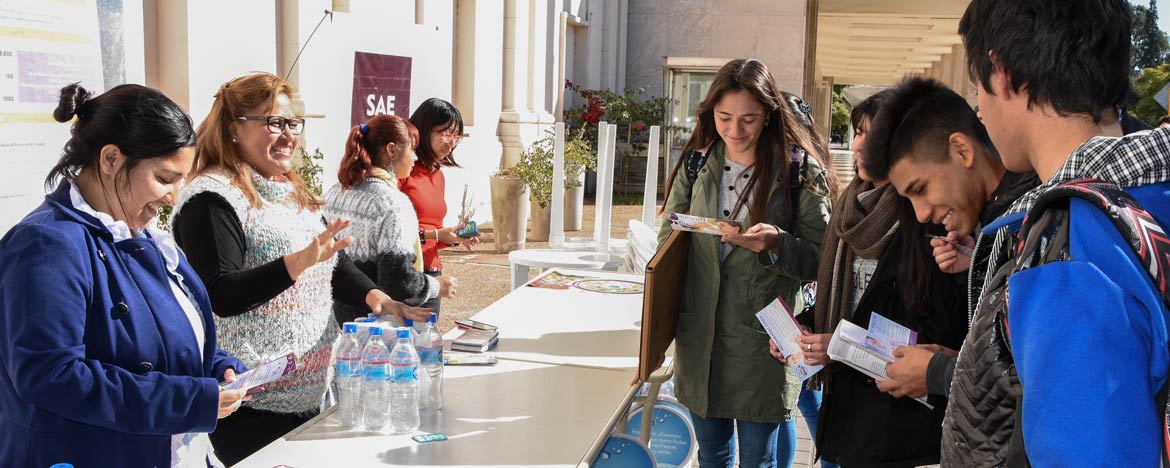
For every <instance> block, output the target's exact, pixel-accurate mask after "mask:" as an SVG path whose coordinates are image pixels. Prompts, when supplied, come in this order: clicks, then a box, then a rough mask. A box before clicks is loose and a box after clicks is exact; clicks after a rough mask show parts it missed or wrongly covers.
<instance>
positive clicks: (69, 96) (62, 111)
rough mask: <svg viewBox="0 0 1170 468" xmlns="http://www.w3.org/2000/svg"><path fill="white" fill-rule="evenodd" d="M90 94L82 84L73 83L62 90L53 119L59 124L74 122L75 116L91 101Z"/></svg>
mask: <svg viewBox="0 0 1170 468" xmlns="http://www.w3.org/2000/svg"><path fill="white" fill-rule="evenodd" d="M89 98H90V94H89V91H86V90H85V88H82V87H81V84H80V83H73V84H71V85H68V86H66V87H64V88H61V97H60V98H59V99H58V101H57V108H56V109H54V110H53V118H54V119H56V120H57V121H58V122H62V123H64V122H68V121H70V120H73V116H74V115H78V114H80V113H81V112H79V110H80V109H81V108H82V106H84V105H85V103H86V102H88V101H89Z"/></svg>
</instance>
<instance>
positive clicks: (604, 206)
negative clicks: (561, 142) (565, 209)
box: [597, 124, 617, 253]
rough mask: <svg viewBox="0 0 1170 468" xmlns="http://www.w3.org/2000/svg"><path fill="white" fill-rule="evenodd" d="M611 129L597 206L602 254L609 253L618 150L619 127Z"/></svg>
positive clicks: (599, 248) (599, 250) (608, 135)
mask: <svg viewBox="0 0 1170 468" xmlns="http://www.w3.org/2000/svg"><path fill="white" fill-rule="evenodd" d="M608 126H609V129H608V130H606V131H605V139H606V150H605V167H606V168H607V171H606V176H605V178H601V177H598V178H597V180H598V182H603V181H604V186H605V188H604V189H603V190H602V191H601V193H600V195H599V196H598V197H597V198H598V199H599V200H602V201H600V202H598V204H597V217H598V218H599V219H601V230H600V232H599V233H598V236H599V237H600V238H601V240H600V242H599V243H598V245H597V251H598V252H600V253H609V234H610V222H611V218H612V217H613V216H612V215H613V210H612V208H613V167H614V154H615V153H616V151H615V150H616V149H617V125H614V124H609V125H608Z"/></svg>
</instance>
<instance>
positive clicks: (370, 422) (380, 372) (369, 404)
mask: <svg viewBox="0 0 1170 468" xmlns="http://www.w3.org/2000/svg"><path fill="white" fill-rule="evenodd" d="M390 372H391V369H390V351H388V350H387V349H386V343H385V342H383V341H382V328H381V327H373V328H370V339H369V340H367V341H366V347H365V348H364V349H362V425H363V426H364V428H365V430H367V431H377V432H381V431H384V430H385V429H386V426H387V423H389V422H390V421H389V420H390Z"/></svg>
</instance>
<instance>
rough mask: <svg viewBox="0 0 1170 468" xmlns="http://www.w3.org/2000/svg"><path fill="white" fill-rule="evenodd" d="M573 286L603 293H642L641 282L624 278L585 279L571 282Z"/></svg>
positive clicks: (643, 288)
mask: <svg viewBox="0 0 1170 468" xmlns="http://www.w3.org/2000/svg"><path fill="white" fill-rule="evenodd" d="M573 287H574V288H577V289H583V290H585V291H592V292H599V293H605V294H642V291H644V290H645V287H643V286H642V283H635V282H633V281H625V280H608V279H587V280H580V281H577V282H575V283H573Z"/></svg>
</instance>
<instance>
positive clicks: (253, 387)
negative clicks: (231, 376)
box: [223, 353, 297, 395]
mask: <svg viewBox="0 0 1170 468" xmlns="http://www.w3.org/2000/svg"><path fill="white" fill-rule="evenodd" d="M296 368H297V357H296V355H295V354H293V353H288V354H286V355H284V356H281V357H279V358H276V359H274V360H272V361H269V362H267V363H264V364H263V365H261V366H260V367H256V368H254V369H252V370H249V371H248V372H244V373H243V374H240V375H237V376H236V381H235V382H232V383H230V384H227V385H224V386H223V388H224V390H239V389H247V390H248V391H247V394H248V395H252V394H254V393H258V392H259V391H260V386H261V385H264V384H266V383H269V382H272V381H274V380H276V379H279V378H281V377H284V376H286V375H288V374H291V373H292V371H294V370H296Z"/></svg>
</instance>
